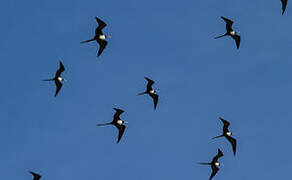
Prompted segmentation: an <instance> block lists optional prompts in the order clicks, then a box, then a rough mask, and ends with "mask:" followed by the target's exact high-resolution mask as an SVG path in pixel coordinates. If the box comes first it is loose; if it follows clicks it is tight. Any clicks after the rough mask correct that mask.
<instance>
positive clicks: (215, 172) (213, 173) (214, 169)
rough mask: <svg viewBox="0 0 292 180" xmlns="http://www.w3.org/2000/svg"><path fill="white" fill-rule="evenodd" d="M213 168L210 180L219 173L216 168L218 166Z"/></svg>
mask: <svg viewBox="0 0 292 180" xmlns="http://www.w3.org/2000/svg"><path fill="white" fill-rule="evenodd" d="M211 167H212V174H211V176H210V178H209V180H211V179H212V178H213V177H214V176H215V175H216V174H217V172H218V171H219V168H218V167H216V166H211Z"/></svg>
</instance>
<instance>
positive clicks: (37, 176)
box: [29, 171, 42, 180]
mask: <svg viewBox="0 0 292 180" xmlns="http://www.w3.org/2000/svg"><path fill="white" fill-rule="evenodd" d="M29 173H30V174H32V175H33V180H39V179H40V178H41V177H42V176H41V175H39V174H37V173H34V172H32V171H29Z"/></svg>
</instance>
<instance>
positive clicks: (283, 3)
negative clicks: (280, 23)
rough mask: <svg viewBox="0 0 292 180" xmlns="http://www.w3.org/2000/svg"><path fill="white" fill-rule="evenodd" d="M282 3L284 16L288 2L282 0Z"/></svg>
mask: <svg viewBox="0 0 292 180" xmlns="http://www.w3.org/2000/svg"><path fill="white" fill-rule="evenodd" d="M281 2H282V15H283V14H284V12H285V10H286V6H287V3H288V0H281Z"/></svg>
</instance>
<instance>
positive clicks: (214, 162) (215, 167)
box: [200, 149, 223, 180]
mask: <svg viewBox="0 0 292 180" xmlns="http://www.w3.org/2000/svg"><path fill="white" fill-rule="evenodd" d="M222 156H223V153H222V151H221V150H220V149H218V153H217V155H216V156H215V157H214V158H213V160H212V162H211V163H200V164H201V165H208V166H211V168H212V174H211V176H210V178H209V180H211V179H212V178H213V177H214V176H215V175H216V174H217V172H218V171H219V166H220V163H219V162H218V159H219V158H220V157H222Z"/></svg>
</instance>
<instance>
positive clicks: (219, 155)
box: [212, 149, 224, 164]
mask: <svg viewBox="0 0 292 180" xmlns="http://www.w3.org/2000/svg"><path fill="white" fill-rule="evenodd" d="M222 156H224V154H223V153H222V151H221V150H220V149H218V153H217V155H216V156H215V157H214V158H213V160H212V164H213V163H214V162H217V161H218V159H219V158H220V157H222Z"/></svg>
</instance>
